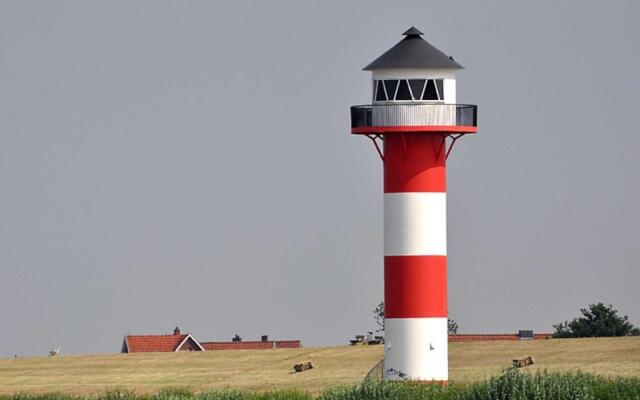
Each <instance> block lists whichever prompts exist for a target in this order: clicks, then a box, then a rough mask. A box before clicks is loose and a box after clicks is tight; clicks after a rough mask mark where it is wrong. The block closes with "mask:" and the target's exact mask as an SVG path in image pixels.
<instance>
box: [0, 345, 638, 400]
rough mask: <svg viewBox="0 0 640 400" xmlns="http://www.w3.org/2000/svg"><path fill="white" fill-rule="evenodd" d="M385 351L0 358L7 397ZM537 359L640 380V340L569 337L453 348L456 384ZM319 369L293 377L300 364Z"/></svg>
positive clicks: (324, 363)
mask: <svg viewBox="0 0 640 400" xmlns="http://www.w3.org/2000/svg"><path fill="white" fill-rule="evenodd" d="M382 353H383V348H382V346H357V347H351V346H344V347H327V348H308V349H280V350H240V351H220V352H213V351H212V352H204V353H152V354H113V355H92V356H60V357H34V358H19V359H1V360H0V393H5V394H6V393H16V392H33V393H42V392H54V391H57V392H65V393H74V394H95V393H98V392H104V391H106V390H114V389H125V390H133V391H135V392H137V393H149V392H155V391H157V390H159V389H161V388H169V387H171V388H175V387H185V388H189V389H191V390H194V391H202V390H208V389H222V388H229V387H233V388H245V389H252V390H270V389H286V388H290V389H300V390H306V391H311V392H318V391H320V390H322V389H323V388H325V387H327V386H334V385H339V384H353V383H358V382H360V381H361V380H362V379H363V377H364V376H365V375H366V373H367V372H368V371H369V369H370V368H371V367H372V366H373V365H375V363H376V362H377V361H378V360H380V359H381V358H382ZM526 355H531V356H533V357H534V358H535V360H536V365H534V366H532V367H527V369H534V370H535V369H543V370H544V369H546V370H548V371H574V370H581V371H584V372H592V373H595V374H599V375H607V376H614V375H615V376H636V377H640V338H638V337H635V338H615V339H614V338H612V339H564V340H546V341H536V342H493V343H491V342H487V343H451V344H450V379H451V380H452V381H477V380H482V379H484V378H485V377H488V376H491V375H495V374H498V373H499V372H501V371H502V369H504V368H505V367H508V366H509V365H510V363H511V360H512V359H513V358H518V357H521V356H526ZM305 360H312V361H313V362H314V364H315V365H316V367H317V368H316V369H313V370H310V371H306V372H303V373H298V374H294V373H292V372H291V371H292V366H293V364H294V363H296V362H299V361H305Z"/></svg>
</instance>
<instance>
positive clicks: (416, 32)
mask: <svg viewBox="0 0 640 400" xmlns="http://www.w3.org/2000/svg"><path fill="white" fill-rule="evenodd" d="M403 35H404V36H407V37H412V36H413V37H416V36H422V35H423V33H422V32H420V31H419V30H418V28H416V27H415V26H412V27H411V28H409V29H407V31H406V32H405V33H403Z"/></svg>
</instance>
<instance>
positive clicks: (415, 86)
mask: <svg viewBox="0 0 640 400" xmlns="http://www.w3.org/2000/svg"><path fill="white" fill-rule="evenodd" d="M424 82H425V80H424V79H409V86H411V93H413V99H414V100H420V99H421V98H422V90H423V89H424Z"/></svg>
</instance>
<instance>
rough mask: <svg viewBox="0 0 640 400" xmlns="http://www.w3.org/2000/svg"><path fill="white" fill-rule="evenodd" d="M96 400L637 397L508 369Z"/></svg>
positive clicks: (626, 388) (23, 398)
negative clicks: (469, 380)
mask: <svg viewBox="0 0 640 400" xmlns="http://www.w3.org/2000/svg"><path fill="white" fill-rule="evenodd" d="M95 398H97V399H98V400H312V399H315V400H414V399H416V400H417V399H422V400H592V399H593V400H627V399H629V400H637V399H640V379H638V378H604V377H599V376H595V375H589V374H583V373H563V374H558V373H555V374H551V373H546V372H545V373H536V374H529V373H523V372H519V371H518V370H516V369H509V370H506V371H504V373H503V374H502V375H501V376H499V377H495V378H492V379H490V380H487V381H485V382H482V383H474V384H451V385H449V386H440V385H425V384H418V383H408V382H393V383H389V382H387V383H383V382H365V383H363V384H360V385H356V386H345V387H339V388H331V389H327V390H325V391H323V392H322V393H320V394H319V395H317V396H314V395H312V394H310V393H308V392H301V391H291V390H289V391H270V392H262V393H259V392H253V391H247V390H220V391H208V392H202V393H193V392H191V391H189V390H186V389H179V388H178V389H165V390H162V391H160V392H158V393H156V394H152V395H136V394H134V393H133V392H117V391H116V392H108V393H105V394H102V395H98V396H97V397H95ZM82 399H83V398H82V397H77V396H67V395H61V394H43V395H26V394H17V395H5V396H0V400H82Z"/></svg>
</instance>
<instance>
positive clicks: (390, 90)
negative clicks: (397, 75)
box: [384, 79, 398, 100]
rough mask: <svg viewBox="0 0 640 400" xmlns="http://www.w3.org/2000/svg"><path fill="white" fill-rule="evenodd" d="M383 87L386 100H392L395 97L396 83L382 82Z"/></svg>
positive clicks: (395, 81)
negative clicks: (385, 92) (385, 91)
mask: <svg viewBox="0 0 640 400" xmlns="http://www.w3.org/2000/svg"><path fill="white" fill-rule="evenodd" d="M384 86H385V88H386V89H387V100H393V99H395V96H396V89H397V88H398V81H397V80H395V79H394V80H392V81H384Z"/></svg>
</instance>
